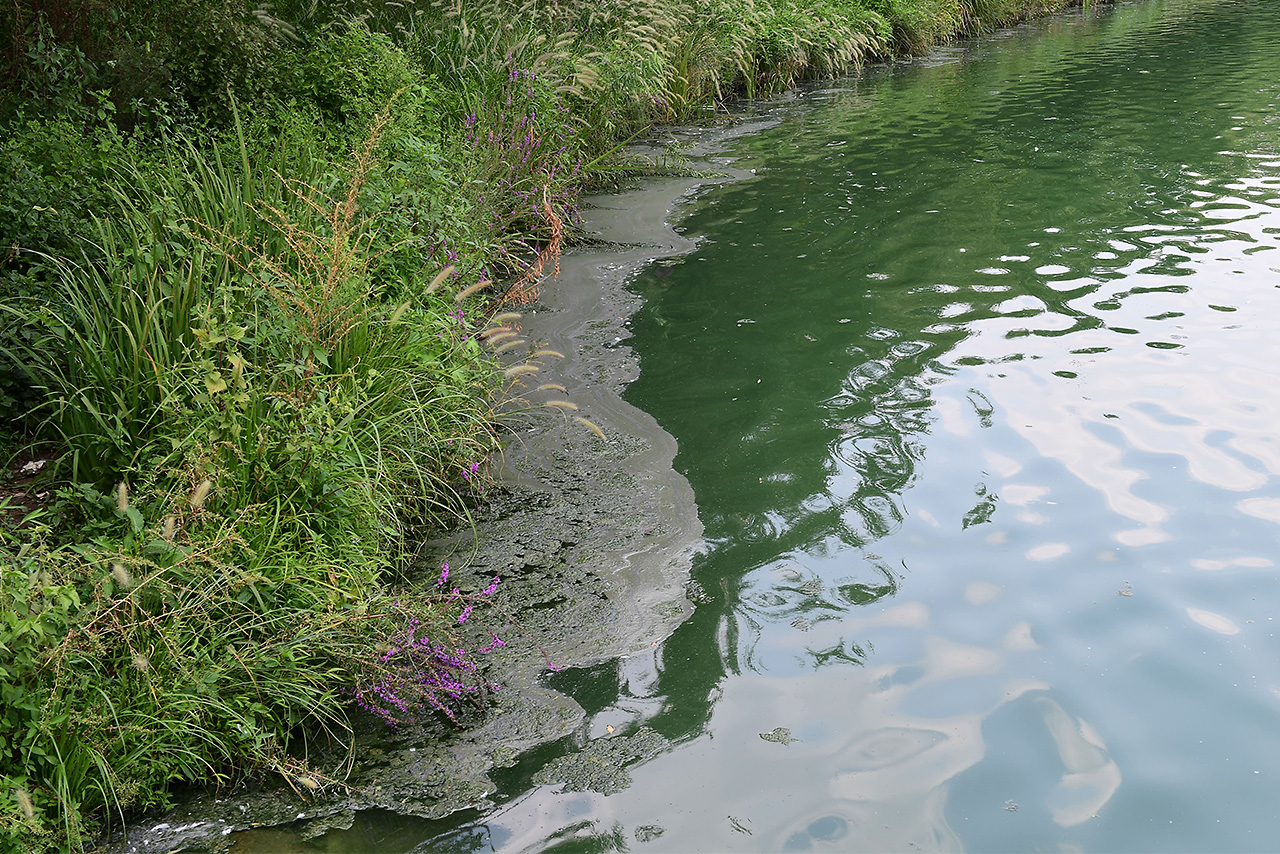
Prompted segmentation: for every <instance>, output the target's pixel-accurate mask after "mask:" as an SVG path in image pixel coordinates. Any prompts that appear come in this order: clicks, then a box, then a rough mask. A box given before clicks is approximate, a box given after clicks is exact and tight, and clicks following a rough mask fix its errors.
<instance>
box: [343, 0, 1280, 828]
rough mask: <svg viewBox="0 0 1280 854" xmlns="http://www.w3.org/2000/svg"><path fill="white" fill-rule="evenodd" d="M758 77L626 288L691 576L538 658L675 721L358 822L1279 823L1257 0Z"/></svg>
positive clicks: (1266, 78)
mask: <svg viewBox="0 0 1280 854" xmlns="http://www.w3.org/2000/svg"><path fill="white" fill-rule="evenodd" d="M776 110H777V111H778V112H779V113H780V114H781V115H782V117H783V120H782V121H781V123H780V124H779V125H778V126H777V127H775V128H773V129H772V130H769V131H766V132H764V133H761V134H759V135H758V136H755V137H752V138H749V139H746V140H744V141H742V142H740V143H738V144H737V146H736V148H735V150H734V152H733V155H734V157H735V158H736V160H737V165H739V166H744V167H747V168H751V169H755V170H756V177H755V179H754V180H751V181H747V182H741V183H738V184H734V185H731V186H727V187H722V188H718V189H716V190H714V191H712V192H710V193H708V194H707V195H706V196H704V197H703V198H702V199H701V200H700V201H698V202H697V203H696V204H695V205H694V206H693V209H692V212H691V215H690V216H689V217H688V218H687V219H686V220H685V221H684V229H685V230H686V231H687V232H688V233H689V234H690V235H696V236H698V237H699V238H700V239H701V241H702V242H701V244H700V249H699V250H698V251H696V252H695V253H694V254H692V255H690V256H688V257H686V258H683V259H681V260H679V261H678V262H674V263H670V264H667V265H665V266H657V267H655V268H653V269H651V270H650V271H649V272H647V273H646V274H644V275H643V276H642V277H641V278H640V279H639V280H638V281H637V282H636V283H635V288H636V289H637V290H638V291H639V292H640V293H642V294H643V295H644V297H645V298H646V300H647V304H646V307H645V308H644V309H643V311H642V312H641V313H640V314H639V315H638V316H637V318H636V320H635V323H634V330H635V338H634V340H633V341H632V342H631V343H632V344H633V345H634V347H635V349H636V351H637V352H638V353H639V354H640V356H641V360H642V375H641V378H640V380H639V381H638V382H636V383H635V384H634V385H633V386H632V387H631V390H630V392H629V398H630V399H631V401H632V402H633V403H635V404H636V405H638V406H640V407H642V408H644V409H646V410H648V411H649V412H651V413H653V414H654V415H655V417H656V418H657V419H658V421H659V422H660V423H662V424H663V426H664V427H666V428H667V429H668V430H670V431H671V432H672V433H673V434H674V435H675V436H676V437H677V439H678V440H679V443H680V455H679V457H678V458H677V461H676V463H677V466H678V467H679V468H680V469H681V470H682V471H684V472H685V473H686V474H687V476H688V478H689V480H690V482H691V483H692V484H693V487H694V489H695V491H696V495H697V500H698V505H699V509H700V513H701V516H702V519H703V522H704V524H705V526H706V531H707V538H708V540H707V545H706V550H705V553H704V554H703V555H702V556H701V557H700V558H699V560H698V562H697V565H696V567H695V577H696V580H697V582H698V584H699V585H700V586H701V588H702V591H703V594H704V595H703V596H702V599H703V601H702V602H701V603H700V604H699V605H698V608H697V611H696V613H695V614H694V616H693V618H692V619H691V620H690V621H689V622H688V623H686V624H685V625H683V626H682V627H681V628H680V629H679V630H678V631H677V632H676V634H675V635H674V636H673V637H672V638H671V639H670V640H669V641H668V642H667V643H666V644H665V646H664V647H663V648H661V649H660V650H659V651H658V653H657V654H656V656H655V657H654V659H652V660H651V661H623V662H620V663H618V664H617V665H609V666H606V667H601V668H597V669H595V670H593V671H591V672H586V673H576V674H574V673H570V674H565V675H564V676H562V677H561V683H560V684H563V685H567V686H570V687H573V688H574V689H575V693H576V696H577V697H578V699H579V700H580V702H582V704H583V705H584V707H586V708H587V710H588V712H590V713H591V720H590V725H589V731H587V732H584V733H583V734H582V736H583V740H584V741H585V740H589V739H596V738H602V737H609V736H608V729H607V728H608V727H610V726H612V727H613V728H614V734H613V736H612V737H617V736H623V735H627V734H629V733H631V732H634V731H635V729H636V728H637V727H639V726H641V725H645V726H648V727H651V728H653V729H655V730H656V731H658V732H659V733H661V734H662V735H663V736H665V737H666V738H667V739H669V740H670V742H671V746H670V748H669V749H667V750H665V751H664V752H662V753H660V754H659V755H658V756H656V757H655V758H652V759H650V760H648V761H645V762H642V763H637V764H635V765H632V766H631V767H630V769H629V773H630V776H631V778H632V780H631V784H630V786H629V787H627V788H625V789H623V790H622V791H620V792H617V793H615V794H611V795H608V796H605V795H601V794H596V793H590V792H587V793H582V792H565V791H561V790H560V787H558V786H541V787H537V786H531V784H528V783H527V777H525V778H523V781H522V779H516V778H519V777H520V774H519V773H517V774H515V775H513V779H512V780H511V781H509V786H510V787H511V791H509V792H507V793H506V794H507V795H508V796H509V797H510V798H511V800H509V801H508V802H507V803H506V804H505V805H504V806H503V807H502V808H501V809H500V810H499V811H498V812H496V813H494V814H492V815H489V816H486V817H484V818H482V819H480V820H477V821H475V822H472V823H470V824H466V823H455V824H453V825H452V826H448V827H445V826H442V825H432V826H430V827H422V828H419V829H418V830H416V831H409V830H407V829H406V830H401V831H399V832H396V833H392V832H390V831H388V832H387V833H386V834H384V836H385V837H386V840H387V842H386V847H385V848H384V850H401V851H403V850H410V849H413V850H418V851H424V852H425V851H490V850H500V851H541V850H556V851H582V852H588V851H615V850H616V851H671V852H679V851H782V850H785V851H810V850H812V851H855V850H868V851H908V850H917V849H930V850H931V849H945V850H961V849H964V850H972V851H1042V850H1053V851H1056V850H1083V851H1173V850H1178V851H1237V850H1238V851H1246V850H1248V851H1268V850H1275V849H1276V848H1277V847H1278V846H1280V808H1278V807H1277V804H1278V803H1280V639H1277V637H1276V635H1275V633H1276V631H1277V624H1278V621H1277V620H1276V619H1274V618H1275V617H1276V616H1277V613H1278V612H1280V568H1278V566H1277V561H1280V538H1278V536H1277V535H1278V534H1280V290H1278V288H1280V251H1276V250H1277V246H1278V244H1280V2H1276V0H1145V2H1140V3H1134V4H1127V5H1120V6H1118V7H1115V8H1109V9H1094V10H1092V11H1090V12H1088V13H1085V14H1077V15H1070V16H1066V17H1064V18H1061V19H1056V20H1054V21H1051V22H1041V23H1037V24H1035V25H1032V26H1028V27H1024V28H1019V29H1017V30H1014V31H1010V32H1006V33H1001V34H999V35H998V36H996V37H992V38H989V39H986V40H983V41H981V42H980V43H977V44H972V45H967V46H964V47H961V48H954V49H949V50H948V51H945V52H942V53H939V54H936V55H934V56H933V57H931V58H930V59H929V60H928V61H922V62H918V63H914V64H911V65H908V66H900V67H898V68H895V69H892V70H876V71H870V72H868V73H866V74H864V75H862V76H861V77H859V78H856V79H851V80H846V81H842V82H840V83H839V84H838V85H833V86H831V87H829V88H822V89H815V90H810V91H808V92H806V93H804V95H803V97H801V98H800V99H798V100H796V101H790V102H786V103H784V104H780V105H779V106H777V107H776ZM778 727H782V728H785V729H786V730H788V731H789V738H788V737H787V735H788V733H783V732H781V731H777V730H776V728H778ZM762 734H765V735H769V738H768V739H766V738H762V737H761V736H762ZM533 770H536V768H528V769H526V771H525V772H522V773H525V774H526V775H527V774H529V773H532V771H533ZM415 834H416V835H415ZM366 838H368V837H366ZM334 841H335V843H336V844H338V845H339V846H341V842H340V841H338V840H337V839H335V840H334Z"/></svg>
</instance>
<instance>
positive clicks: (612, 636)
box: [102, 121, 772, 854]
mask: <svg viewBox="0 0 1280 854" xmlns="http://www.w3.org/2000/svg"><path fill="white" fill-rule="evenodd" d="M768 123H769V124H771V123H772V122H768ZM764 126H766V123H764V122H759V123H752V122H749V121H744V122H739V123H737V124H736V125H734V126H733V127H727V128H726V127H721V128H713V129H682V130H677V131H667V132H666V134H665V136H666V137H668V138H669V139H668V140H667V141H668V142H669V141H670V140H671V139H674V140H675V141H676V142H677V143H678V145H679V148H680V150H681V151H682V152H683V155H684V157H685V158H687V161H686V162H685V163H686V165H687V167H688V168H689V171H690V172H694V173H696V174H698V175H699V176H700V177H679V178H652V177H650V178H646V179H643V180H642V181H641V182H640V184H639V185H638V186H636V187H634V188H631V189H628V190H626V191H624V192H620V193H617V194H613V195H603V196H595V197H591V198H589V199H586V200H584V205H583V208H584V217H585V223H584V227H585V231H586V233H587V236H588V245H585V246H581V247H578V248H575V249H573V250H571V251H569V252H567V253H566V254H565V255H564V257H563V258H562V260H561V269H560V274H559V278H558V280H556V281H554V282H549V283H548V285H547V287H546V289H545V291H544V293H543V294H542V296H541V297H540V301H539V302H538V303H537V304H535V305H533V306H530V307H528V308H526V309H525V311H524V316H523V319H522V321H521V326H522V332H523V334H524V335H525V337H527V338H528V339H529V340H530V341H533V342H537V343H538V344H540V345H543V346H548V347H550V348H552V349H554V350H557V351H559V352H560V353H563V354H564V356H565V358H564V359H563V360H555V361H554V363H553V364H551V365H548V366H547V368H545V369H544V370H543V371H542V372H541V373H540V374H539V375H538V376H537V377H536V378H535V383H534V385H536V384H540V383H558V384H560V385H562V386H564V387H565V389H566V390H567V395H565V396H567V398H568V399H569V400H571V401H573V402H574V403H576V404H577V405H578V406H579V407H580V410H579V412H578V413H577V414H579V415H582V416H583V417H585V418H588V419H590V420H591V421H592V422H593V423H595V424H597V425H599V427H600V428H601V429H602V430H603V432H604V433H605V436H606V439H605V440H604V441H601V440H600V439H599V437H597V436H596V435H595V434H593V433H591V432H590V431H589V430H587V429H586V428H584V427H583V426H582V425H581V424H579V423H577V422H575V421H573V420H572V419H571V418H563V417H561V416H560V415H559V414H558V413H557V411H555V410H549V409H541V408H536V409H532V410H531V411H530V412H528V413H527V414H524V415H517V416H515V417H514V418H513V419H512V420H511V422H510V433H509V435H508V436H507V437H506V438H507V441H506V442H505V450H504V452H503V453H502V455H501V456H500V457H498V458H496V459H495V460H493V461H492V464H491V473H492V474H493V478H494V484H493V485H491V486H490V487H489V488H488V495H487V497H486V499H485V502H484V503H483V504H482V506H480V507H479V508H478V509H477V511H476V516H475V529H474V531H472V530H470V529H467V530H460V531H458V532H456V533H455V534H453V535H452V536H449V537H446V538H443V539H440V540H437V541H434V542H431V543H428V544H426V548H424V550H423V554H424V555H427V556H428V558H427V559H426V560H425V563H424V566H423V572H424V573H432V574H434V573H435V572H438V567H439V562H440V561H441V560H448V561H449V562H450V566H451V567H452V569H453V572H452V574H451V576H450V580H451V582H453V581H455V580H460V582H461V585H460V586H462V587H463V589H464V590H465V589H466V588H467V586H468V579H470V583H471V584H474V585H475V587H476V588H478V587H482V586H484V584H485V583H487V581H488V580H489V579H491V578H492V577H493V575H495V574H496V575H499V576H501V577H502V584H501V585H500V587H499V592H498V594H497V597H496V601H497V604H498V605H499V607H500V608H501V610H502V611H504V612H505V613H506V614H508V615H510V616H511V617H514V619H515V621H516V622H517V623H518V628H515V627H513V626H512V625H511V624H509V623H504V621H503V620H502V619H501V618H499V617H496V616H494V615H493V614H490V617H491V619H490V620H489V621H488V624H489V625H490V626H491V627H492V628H494V629H496V630H498V631H499V632H500V633H501V634H502V636H503V637H504V638H505V639H506V640H507V645H506V646H505V647H503V648H501V649H499V650H497V651H496V652H495V653H494V654H491V655H490V656H487V658H488V665H489V670H488V673H487V676H488V678H489V679H490V680H492V681H493V682H495V683H497V684H499V685H500V686H502V687H501V689H500V690H498V691H496V692H494V693H492V695H491V696H490V697H489V698H488V700H487V702H486V706H485V708H484V709H483V710H482V711H478V712H476V715H475V716H476V721H474V722H473V723H474V725H473V726H471V727H469V728H462V729H459V728H457V727H454V726H453V725H451V724H449V723H448V722H442V721H435V720H431V721H426V722H424V723H422V724H419V725H414V726H406V727H402V728H399V729H396V730H389V729H388V728H386V727H385V726H382V725H380V724H376V723H374V722H372V721H370V722H366V724H367V726H365V727H364V728H363V731H361V732H360V733H358V735H357V737H356V739H355V742H354V749H353V750H352V751H351V752H350V753H349V754H343V755H334V756H331V757H328V762H329V764H330V765H331V766H332V765H334V764H337V763H340V762H343V761H345V762H347V763H349V766H350V771H349V773H347V774H346V776H345V777H344V778H343V781H342V783H343V785H340V786H331V787H328V788H327V789H326V790H322V793H321V794H319V795H312V793H305V794H304V793H300V792H295V791H293V790H292V789H290V788H288V787H282V786H278V785H277V786H264V785H243V786H241V787H240V788H238V789H235V790H232V791H222V792H203V793H198V794H194V795H191V796H188V797H185V798H183V799H182V803H181V804H180V805H179V806H177V807H175V808H174V809H172V810H170V811H169V812H168V813H166V814H164V815H161V816H151V817H150V818H149V819H148V820H146V821H142V822H138V823H137V824H135V825H133V826H130V827H129V828H128V833H127V838H126V837H125V836H124V835H123V834H118V835H117V837H116V838H115V839H113V840H112V841H111V842H110V843H108V844H107V845H105V846H104V848H103V849H102V850H103V851H105V852H110V854H124V852H130V854H132V852H139V854H152V852H171V851H175V850H184V851H221V850H225V849H227V848H228V847H229V846H230V845H231V844H232V843H233V842H234V843H236V844H235V845H234V850H236V851H255V850H272V851H284V850H289V849H290V844H288V843H286V842H285V840H287V839H293V840H297V845H298V850H301V848H302V845H303V843H304V842H305V840H307V839H312V838H315V837H317V836H320V835H323V834H324V833H325V832H327V831H329V830H330V829H335V828H336V829H341V828H346V827H349V826H351V824H352V822H353V821H354V818H355V815H356V813H357V812H359V811H362V810H369V809H383V810H390V811H392V812H395V813H399V814H402V815H408V816H418V817H422V818H441V817H444V816H446V815H449V814H450V813H452V812H455V811H457V810H461V809H467V808H474V809H480V810H485V809H487V808H489V807H491V806H492V802H491V801H490V797H491V796H492V795H493V794H494V790H495V787H494V785H493V783H492V782H491V780H490V778H489V772H490V771H491V770H492V769H493V768H495V767H506V766H510V765H513V764H514V763H515V761H516V759H517V757H519V756H520V755H521V754H522V753H523V752H524V751H527V750H529V749H530V748H533V747H535V746H538V745H542V744H546V743H548V742H551V741H554V740H557V739H559V738H562V737H564V736H566V735H569V734H572V733H574V732H575V731H576V730H577V729H579V728H580V725H581V724H582V723H583V720H584V712H583V710H582V708H581V707H580V706H579V705H578V704H577V703H576V702H575V701H574V700H572V699H571V698H570V697H568V696H566V695H564V694H561V693H559V692H557V691H554V690H552V689H551V688H549V687H548V686H547V685H546V684H545V683H544V677H545V675H546V673H547V672H548V661H550V662H551V663H553V664H554V665H555V666H556V667H558V668H567V667H582V666H588V665H591V664H596V663H599V662H602V661H607V660H610V659H613V658H617V657H619V656H624V655H630V656H643V655H648V656H650V657H652V656H653V654H654V652H653V651H654V649H655V648H656V647H658V645H659V644H660V643H661V642H662V641H663V640H664V639H665V638H666V637H668V636H669V635H670V633H671V632H672V631H673V630H674V629H675V627H676V626H677V625H679V623H680V622H681V621H683V620H684V619H685V618H686V617H687V616H688V614H689V613H690V612H691V611H692V608H693V605H692V603H691V601H690V599H691V598H693V599H696V598H697V597H696V591H693V590H690V589H689V588H688V583H689V569H690V565H691V562H692V558H693V555H694V553H695V551H696V549H697V548H698V546H699V543H700V542H701V536H702V526H701V524H700V522H699V521H698V515H697V508H696V506H695V504H694V497H693V492H692V490H691V489H690V487H689V484H688V482H687V481H686V480H685V479H684V477H683V476H682V475H680V474H679V473H677V472H676V471H675V470H674V469H673V468H672V460H673V458H674V456H675V453H676V443H675V440H674V439H673V438H672V437H671V436H670V435H669V434H668V433H667V432H666V431H665V430H663V429H662V428H661V427H660V426H659V425H658V424H657V423H656V422H655V421H654V420H653V419H652V418H651V417H650V416H649V415H648V414H647V413H645V412H642V411H640V410H638V409H636V408H635V407H633V406H631V405H629V404H628V403H626V402H625V401H624V400H623V399H622V396H621V395H622V391H623V390H624V389H625V387H626V386H627V384H628V383H630V382H632V381H633V380H634V379H635V378H636V377H637V376H638V371H639V364H638V360H637V359H636V357H635V355H634V354H633V353H632V351H631V350H630V349H629V348H628V347H627V346H626V343H625V342H626V340H627V338H628V337H629V336H630V332H629V330H628V328H627V327H628V323H629V318H630V317H631V316H632V314H633V313H634V312H635V311H636V310H637V309H638V308H639V305H640V301H639V299H638V298H637V297H636V296H635V295H634V294H632V293H631V292H630V291H629V290H628V289H627V284H628V283H629V282H630V281H631V280H632V278H633V277H634V276H635V274H636V273H637V272H638V271H640V270H641V269H643V268H644V267H645V266H646V265H647V264H649V263H651V262H653V261H655V260H658V259H662V258H669V257H674V256H678V255H681V254H684V253H687V252H689V251H691V250H692V249H693V247H694V245H695V244H694V242H693V241H691V240H689V239H687V238H685V237H683V236H682V235H680V234H679V233H678V232H677V230H676V229H675V228H674V227H673V226H674V221H673V220H674V217H675V216H676V214H677V212H678V210H679V208H680V207H681V206H682V205H683V204H685V203H686V202H688V201H689V200H690V199H692V198H693V197H694V196H696V195H697V194H698V193H700V192H703V191H705V190H706V189H708V188H710V187H712V186H714V185H716V184H718V183H723V182H725V181H731V180H740V179H742V178H746V177H749V176H748V175H745V174H742V173H740V172H738V171H737V170H735V169H734V168H733V165H732V162H731V161H729V160H727V159H725V158H723V157H721V156H719V155H718V154H717V152H718V151H720V150H722V149H723V147H724V146H725V145H726V144H727V143H728V142H729V141H730V140H732V139H733V138H735V137H737V136H740V135H743V134H747V133H753V132H755V131H757V130H759V129H760V128H762V127H764ZM665 150H666V148H665V147H664V146H663V145H660V144H658V143H656V142H655V143H654V144H652V145H647V146H640V147H637V149H636V154H637V156H641V157H650V158H655V159H656V158H660V157H662V156H664V155H663V152H664V151H665ZM557 396H560V395H557ZM529 399H530V402H531V403H537V402H538V399H537V397H536V396H534V395H533V394H532V393H531V394H530V395H529ZM655 739H660V737H658V736H656V734H649V733H644V732H642V733H637V734H636V735H635V736H633V737H631V738H630V739H627V740H625V741H624V740H621V739H618V740H616V741H617V742H618V743H617V744H610V743H608V742H612V741H615V739H609V740H607V742H606V743H603V744H600V745H596V746H595V748H596V749H595V750H594V752H590V751H588V752H586V753H585V755H579V757H578V758H576V759H575V758H572V757H570V758H564V759H561V760H556V761H553V762H552V763H551V764H549V765H548V766H547V768H546V769H544V770H543V771H542V772H540V774H541V776H540V777H538V779H539V780H543V781H546V782H562V783H565V784H566V785H571V786H582V787H585V788H600V787H604V788H606V789H609V790H613V789H615V788H616V787H618V786H624V785H625V784H626V780H627V776H626V772H625V770H623V769H624V766H625V765H628V764H632V763H633V762H635V761H638V760H641V759H643V758H644V757H645V756H648V755H650V754H651V753H653V752H654V751H656V750H659V749H660V748H661V745H660V744H658V743H656V742H655ZM651 742H652V743H651ZM597 754H599V755H597ZM591 769H594V770H591ZM339 776H341V775H339ZM597 778H599V779H597ZM255 828H275V829H274V830H271V831H270V832H268V833H264V832H262V831H255ZM281 831H285V833H284V834H282V833H281ZM258 837H260V838H258ZM259 843H261V844H259ZM262 845H269V849H268V848H263V847H262ZM282 846H283V847H282Z"/></svg>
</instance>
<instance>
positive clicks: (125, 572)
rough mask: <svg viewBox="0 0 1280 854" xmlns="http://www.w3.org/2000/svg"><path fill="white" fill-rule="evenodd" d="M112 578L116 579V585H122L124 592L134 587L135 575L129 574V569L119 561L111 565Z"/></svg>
mask: <svg viewBox="0 0 1280 854" xmlns="http://www.w3.org/2000/svg"><path fill="white" fill-rule="evenodd" d="M111 577H112V578H114V579H115V582H116V584H118V585H120V589H122V590H128V589H129V588H130V587H132V586H133V573H131V572H129V568H128V567H126V566H125V565H124V564H122V563H120V562H119V561H116V562H115V563H113V564H111Z"/></svg>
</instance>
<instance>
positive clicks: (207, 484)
mask: <svg viewBox="0 0 1280 854" xmlns="http://www.w3.org/2000/svg"><path fill="white" fill-rule="evenodd" d="M212 489H213V481H212V480H210V479H209V478H207V477H206V478H205V479H204V480H202V481H200V485H199V486H197V487H196V491H195V492H193V493H191V509H192V510H199V509H200V508H202V507H204V502H205V501H206V500H207V499H208V498H209V491H210V490H212Z"/></svg>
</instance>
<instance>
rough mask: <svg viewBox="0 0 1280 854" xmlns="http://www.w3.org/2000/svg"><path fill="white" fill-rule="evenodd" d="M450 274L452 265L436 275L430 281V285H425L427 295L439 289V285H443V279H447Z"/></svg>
mask: <svg viewBox="0 0 1280 854" xmlns="http://www.w3.org/2000/svg"><path fill="white" fill-rule="evenodd" d="M452 272H453V265H452V264H450V265H449V266H448V267H445V268H444V269H443V270H441V271H440V272H439V273H436V277H435V278H434V279H432V280H431V284H429V285H427V293H429V294H433V293H435V292H436V289H437V288H439V287H440V285H441V284H443V283H444V280H445V279H447V278H449V274H450V273H452Z"/></svg>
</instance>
